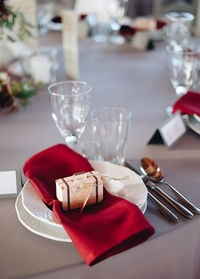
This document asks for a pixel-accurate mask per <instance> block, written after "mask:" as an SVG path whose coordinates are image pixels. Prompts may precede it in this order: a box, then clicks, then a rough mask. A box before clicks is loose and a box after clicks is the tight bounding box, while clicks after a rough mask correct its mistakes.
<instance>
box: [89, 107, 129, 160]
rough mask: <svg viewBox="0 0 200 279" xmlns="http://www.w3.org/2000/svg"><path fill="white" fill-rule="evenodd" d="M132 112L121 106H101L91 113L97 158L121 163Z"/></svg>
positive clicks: (123, 158)
mask: <svg viewBox="0 0 200 279" xmlns="http://www.w3.org/2000/svg"><path fill="white" fill-rule="evenodd" d="M131 117H132V113H131V112H130V111H129V110H128V109H126V108H121V107H102V108H98V109H96V110H93V111H92V113H91V121H92V132H93V137H94V141H95V142H96V144H97V145H96V146H97V159H98V160H104V161H111V162H113V163H115V164H118V165H123V164H124V160H125V150H126V143H127V139H128V134H129V131H130V123H131Z"/></svg>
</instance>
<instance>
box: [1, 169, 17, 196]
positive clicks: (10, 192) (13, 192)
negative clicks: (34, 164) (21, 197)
mask: <svg viewBox="0 0 200 279" xmlns="http://www.w3.org/2000/svg"><path fill="white" fill-rule="evenodd" d="M20 191H21V175H20V171H19V170H5V171H4V170H3V171H0V198H12V197H16V196H17V195H18V194H19V192H20Z"/></svg>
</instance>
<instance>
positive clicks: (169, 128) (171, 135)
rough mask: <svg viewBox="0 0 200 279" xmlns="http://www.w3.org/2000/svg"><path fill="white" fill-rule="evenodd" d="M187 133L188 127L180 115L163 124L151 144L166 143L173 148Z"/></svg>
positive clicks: (177, 114)
mask: <svg viewBox="0 0 200 279" xmlns="http://www.w3.org/2000/svg"><path fill="white" fill-rule="evenodd" d="M185 133H186V127H185V124H184V122H183V119H182V118H181V115H180V114H179V113H176V114H175V115H174V116H173V117H171V118H170V119H168V120H167V121H166V122H165V123H163V124H162V125H161V126H160V127H159V128H158V129H157V130H156V132H155V133H154V135H153V136H152V138H151V139H150V141H149V144H155V143H158V144H159V143H164V144H166V146H167V147H169V148H170V147H172V146H173V145H174V144H175V143H177V142H178V140H179V139H180V138H181V137H182V136H183V135H184V134H185Z"/></svg>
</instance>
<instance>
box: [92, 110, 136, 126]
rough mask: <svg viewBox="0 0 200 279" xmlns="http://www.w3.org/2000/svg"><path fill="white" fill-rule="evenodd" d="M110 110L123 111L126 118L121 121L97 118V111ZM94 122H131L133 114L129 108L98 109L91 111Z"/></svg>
mask: <svg viewBox="0 0 200 279" xmlns="http://www.w3.org/2000/svg"><path fill="white" fill-rule="evenodd" d="M105 109H106V110H110V109H115V110H116V109H118V110H119V109H120V110H121V111H122V110H123V111H124V112H126V114H127V115H126V117H125V118H124V119H119V120H102V119H98V118H97V117H95V115H94V114H95V112H97V111H102V110H105ZM90 116H91V118H92V120H96V121H99V122H102V123H119V122H123V121H124V120H130V119H131V117H132V112H131V110H130V109H128V108H127V107H118V106H103V107H100V108H96V109H93V110H92V111H91V114H90Z"/></svg>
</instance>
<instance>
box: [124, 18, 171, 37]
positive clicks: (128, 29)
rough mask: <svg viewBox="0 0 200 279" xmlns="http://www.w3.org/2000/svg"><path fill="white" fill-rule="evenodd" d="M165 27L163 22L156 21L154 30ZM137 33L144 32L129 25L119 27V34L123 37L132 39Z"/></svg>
mask: <svg viewBox="0 0 200 279" xmlns="http://www.w3.org/2000/svg"><path fill="white" fill-rule="evenodd" d="M165 25H166V22H165V21H163V20H156V30H159V29H162V28H163V27H164V26H165ZM138 31H145V30H143V29H140V28H136V27H133V26H130V25H121V27H120V30H119V33H120V35H122V36H124V37H132V36H133V35H135V33H136V32H138Z"/></svg>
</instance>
